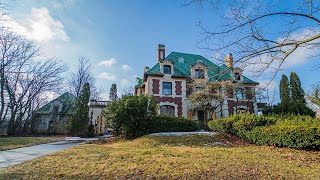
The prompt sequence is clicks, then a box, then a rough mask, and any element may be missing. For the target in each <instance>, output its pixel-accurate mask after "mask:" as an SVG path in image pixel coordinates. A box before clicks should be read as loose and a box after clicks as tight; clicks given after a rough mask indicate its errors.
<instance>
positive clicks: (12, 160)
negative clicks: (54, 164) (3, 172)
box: [0, 141, 83, 169]
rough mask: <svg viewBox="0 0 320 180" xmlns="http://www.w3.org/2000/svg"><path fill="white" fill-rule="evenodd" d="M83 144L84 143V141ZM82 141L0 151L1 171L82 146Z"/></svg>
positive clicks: (59, 142)
mask: <svg viewBox="0 0 320 180" xmlns="http://www.w3.org/2000/svg"><path fill="white" fill-rule="evenodd" d="M82 142H83V141H82ZM82 142H80V141H58V142H53V143H48V144H40V145H35V146H30V147H23V148H17V149H12V150H6V151H0V169H2V168H5V167H9V166H12V165H16V164H20V163H23V162H25V161H29V160H32V159H35V158H38V157H41V156H44V155H47V154H51V153H54V152H57V151H61V150H64V149H67V148H69V147H73V146H76V145H79V144H81V143H82Z"/></svg>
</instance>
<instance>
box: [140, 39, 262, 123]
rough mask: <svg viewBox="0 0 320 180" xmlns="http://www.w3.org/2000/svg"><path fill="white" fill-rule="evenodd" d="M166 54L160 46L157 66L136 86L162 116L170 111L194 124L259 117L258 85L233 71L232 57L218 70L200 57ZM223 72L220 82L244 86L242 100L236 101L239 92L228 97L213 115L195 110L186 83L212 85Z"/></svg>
mask: <svg viewBox="0 0 320 180" xmlns="http://www.w3.org/2000/svg"><path fill="white" fill-rule="evenodd" d="M164 53H165V48H164V45H159V48H158V63H157V64H156V65H155V66H154V67H153V68H151V69H150V68H149V67H146V68H145V70H144V77H143V79H140V78H137V85H136V86H135V95H149V96H154V97H155V99H156V102H157V103H158V104H159V107H160V108H159V113H160V114H161V113H165V112H166V111H163V112H161V109H166V108H168V109H170V110H169V111H168V112H172V110H173V109H174V115H175V116H179V117H184V118H188V119H193V120H198V119H202V118H203V117H204V116H208V118H210V119H219V118H221V117H227V116H229V115H232V114H236V113H244V112H246V113H248V112H249V113H255V114H257V112H258V111H257V105H256V102H255V98H254V87H255V86H256V85H257V84H258V83H257V82H254V81H252V80H250V79H249V78H247V77H245V76H243V75H242V70H241V69H239V68H234V67H233V59H232V55H231V54H228V55H227V56H226V65H225V66H220V67H219V66H217V65H215V64H213V63H212V62H211V61H209V60H207V59H205V58H203V57H202V56H200V55H193V54H187V53H176V52H173V53H171V54H170V55H169V56H167V57H166V56H165V54H164ZM164 57H166V58H164ZM161 58H162V59H161ZM185 59H186V60H187V61H185ZM223 68H224V69H227V70H228V71H227V72H226V73H224V74H223V73H222V75H221V78H220V77H219V78H220V79H222V80H221V81H231V82H237V81H238V82H240V83H243V84H244V85H245V86H244V88H243V90H242V93H243V94H242V98H241V99H238V98H236V92H231V93H229V94H228V93H226V98H225V100H224V102H223V103H222V105H220V107H219V108H217V109H216V110H215V111H214V112H210V113H209V114H206V115H204V114H203V112H201V111H199V110H198V109H197V108H194V107H192V105H191V104H190V102H189V101H188V99H187V97H188V92H187V82H190V80H192V79H197V78H202V79H205V80H207V81H213V80H212V76H215V75H216V74H219V73H221V72H220V70H221V69H223ZM215 73H216V74H215ZM214 81H216V80H214ZM212 103H213V104H214V103H217V102H212ZM219 104H220V103H219ZM172 115H173V114H172Z"/></svg>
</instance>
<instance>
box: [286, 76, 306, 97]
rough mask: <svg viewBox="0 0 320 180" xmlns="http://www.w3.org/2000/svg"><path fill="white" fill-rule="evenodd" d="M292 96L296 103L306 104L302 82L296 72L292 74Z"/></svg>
mask: <svg viewBox="0 0 320 180" xmlns="http://www.w3.org/2000/svg"><path fill="white" fill-rule="evenodd" d="M290 85H291V96H292V100H293V101H295V102H302V103H306V100H305V99H304V91H303V89H302V87H301V81H300V79H299V77H298V75H297V74H296V73H295V72H291V74H290Z"/></svg>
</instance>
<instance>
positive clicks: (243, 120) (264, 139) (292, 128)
mask: <svg viewBox="0 0 320 180" xmlns="http://www.w3.org/2000/svg"><path fill="white" fill-rule="evenodd" d="M208 125H209V127H210V128H211V129H213V130H217V131H223V132H227V133H231V134H234V135H236V136H238V137H239V138H241V139H243V140H246V141H248V142H250V143H255V144H258V145H274V146H278V147H289V148H298V149H317V150H319V148H320V121H319V119H314V118H312V117H310V116H293V115H291V116H285V117H280V116H255V115H235V116H231V117H229V118H224V119H220V120H215V121H210V122H209V124H208Z"/></svg>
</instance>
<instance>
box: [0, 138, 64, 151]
mask: <svg viewBox="0 0 320 180" xmlns="http://www.w3.org/2000/svg"><path fill="white" fill-rule="evenodd" d="M60 140H63V137H60V136H50V137H0V151H1V150H8V149H16V148H20V147H25V146H33V145H37V144H44V143H50V142H55V141H60Z"/></svg>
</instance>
